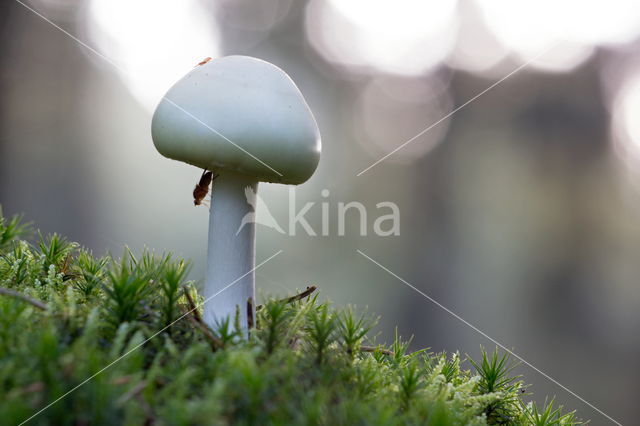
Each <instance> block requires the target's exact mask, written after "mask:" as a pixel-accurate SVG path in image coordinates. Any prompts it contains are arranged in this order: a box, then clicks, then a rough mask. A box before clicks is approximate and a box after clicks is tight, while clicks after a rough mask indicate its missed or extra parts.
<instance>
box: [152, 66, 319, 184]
mask: <svg viewBox="0 0 640 426" xmlns="http://www.w3.org/2000/svg"><path fill="white" fill-rule="evenodd" d="M151 127H152V128H151V133H152V137H153V143H154V145H155V147H156V149H157V150H158V151H159V152H160V154H162V155H164V156H165V157H168V158H171V159H174V160H179V161H184V162H185V163H189V164H192V165H194V166H197V167H199V168H202V169H207V170H215V171H218V172H224V170H229V171H234V172H238V173H241V174H245V175H248V176H253V177H255V178H256V180H257V181H264V182H279V183H286V184H300V183H303V182H304V181H306V180H307V179H309V177H311V175H312V174H313V172H314V171H315V169H316V167H317V166H318V161H319V159H320V132H319V131H318V126H317V124H316V121H315V119H314V118H313V114H312V113H311V110H310V109H309V106H308V105H307V103H306V102H305V100H304V98H303V97H302V93H300V90H298V88H297V87H296V85H295V83H294V82H293V80H291V78H290V77H289V76H288V75H287V74H286V73H285V72H284V71H282V70H281V69H280V68H278V67H276V66H275V65H273V64H270V63H269V62H265V61H263V60H260V59H256V58H251V57H248V56H227V57H224V58H219V59H213V60H211V61H209V62H207V63H205V64H203V65H201V66H197V67H196V68H194V69H193V70H191V72H189V73H188V74H187V75H186V76H184V77H183V78H182V79H181V80H179V81H178V82H177V83H176V84H174V85H173V87H172V88H171V89H169V91H168V92H167V94H166V95H165V96H164V98H162V100H161V101H160V104H159V105H158V107H157V108H156V111H155V113H154V115H153V121H152V125H151Z"/></svg>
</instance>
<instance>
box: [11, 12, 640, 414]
mask: <svg viewBox="0 0 640 426" xmlns="http://www.w3.org/2000/svg"><path fill="white" fill-rule="evenodd" d="M24 1H26V0H24ZM25 4H26V5H27V6H29V7H31V8H34V9H35V10H37V11H38V12H39V13H41V14H42V15H43V16H44V17H46V18H47V19H50V20H51V21H52V22H53V23H55V24H56V25H59V26H60V27H61V28H63V29H64V30H65V31H68V32H69V33H70V34H73V35H74V36H75V37H77V38H78V39H79V40H81V41H82V42H84V43H86V44H87V45H89V46H91V47H92V48H94V49H96V50H97V51H98V52H100V53H101V54H103V55H105V56H106V57H108V58H109V59H110V60H112V61H113V63H115V64H117V66H118V67H114V66H113V64H110V63H109V62H108V61H105V60H104V59H103V58H101V57H99V56H98V55H96V54H95V53H93V52H91V51H90V50H88V49H86V48H84V47H82V46H81V45H79V44H78V43H77V42H76V41H74V40H73V39H72V38H70V37H69V36H68V35H66V34H64V33H63V32H61V31H59V30H58V29H56V28H54V27H53V26H52V25H51V24H50V23H47V22H45V20H43V19H42V18H41V17H38V16H37V15H36V14H34V13H33V12H32V11H29V10H28V9H27V8H25V7H24V6H23V5H21V4H20V3H19V2H16V1H14V0H7V1H3V2H0V32H1V37H0V46H1V47H0V90H1V95H0V203H1V204H2V207H3V209H4V211H5V214H8V215H9V214H14V213H24V215H25V217H26V219H27V220H29V221H33V222H34V223H35V224H36V225H37V226H38V227H39V228H40V229H41V230H42V232H44V233H47V232H59V233H62V234H64V235H66V236H68V237H69V238H70V239H72V240H75V241H78V242H80V243H81V244H83V245H85V246H87V247H89V248H91V249H92V250H93V252H94V253H95V254H103V253H106V252H111V253H113V254H114V255H119V254H120V253H121V252H122V247H123V245H128V246H130V247H132V248H134V249H135V250H141V249H142V248H143V247H144V246H148V247H150V248H153V249H155V250H157V251H163V250H170V251H173V252H175V253H176V254H178V255H180V256H185V257H187V258H190V259H192V262H193V269H192V274H191V275H192V278H193V279H195V280H199V281H201V280H202V279H203V276H204V260H205V255H206V235H207V225H208V211H207V209H206V208H202V207H200V208H195V207H194V206H193V204H192V198H191V191H192V189H193V186H194V185H195V183H196V181H197V179H198V177H199V176H200V170H197V169H195V168H193V167H189V166H187V165H185V164H182V163H178V162H175V161H170V160H167V159H165V158H163V157H161V156H160V155H159V154H158V153H157V152H156V150H155V148H154V147H153V144H152V141H151V138H150V120H151V115H152V113H153V109H154V107H155V105H156V104H157V102H158V101H159V99H160V98H161V96H162V95H163V94H164V93H165V91H166V90H167V89H168V88H169V86H170V85H171V84H172V83H173V82H175V81H176V80H177V79H179V78H180V77H181V76H182V75H184V74H185V73H186V72H188V71H189V70H190V69H191V68H192V67H193V66H194V65H195V64H197V63H198V62H199V61H201V60H202V59H203V58H205V57H207V56H211V57H213V58H214V60H215V58H216V57H220V56H224V55H229V54H245V55H251V56H256V57H258V58H262V59H265V60H267V61H270V62H273V63H274V64H276V65H278V66H280V67H281V68H283V69H284V70H286V71H287V72H288V73H289V74H290V75H291V77H292V78H293V80H294V81H295V82H296V83H297V84H298V86H299V88H300V89H301V91H302V93H303V94H304V95H305V97H306V99H307V101H308V103H309V105H310V106H311V109H312V110H313V111H314V113H315V115H316V118H317V121H318V125H319V127H320V130H321V133H322V137H323V154H322V155H323V156H322V159H321V161H320V166H319V168H318V171H317V172H316V174H315V175H314V176H313V177H312V178H311V180H310V181H309V182H307V183H305V184H304V185H301V186H300V187H298V188H297V191H296V203H297V204H298V205H299V206H302V205H304V204H305V203H307V202H315V205H314V207H313V208H311V210H310V212H309V213H308V214H307V215H306V218H307V220H308V222H309V223H310V224H311V225H312V227H314V228H315V229H317V230H318V229H320V228H321V225H320V224H321V220H322V218H321V209H320V203H322V202H325V203H328V205H329V212H330V214H329V226H330V235H329V236H316V237H311V236H308V235H306V233H305V232H304V230H303V229H301V228H299V229H298V232H297V234H296V236H288V235H282V234H279V233H277V232H276V231H274V230H272V229H269V228H266V227H261V226H258V229H257V233H258V235H257V259H258V261H260V260H262V259H265V258H267V257H268V256H271V255H272V254H273V253H275V252H276V251H277V250H280V249H282V250H284V252H283V254H281V255H280V256H278V257H277V258H275V259H274V260H273V261H271V262H269V263H267V264H266V265H264V266H263V267H262V268H260V269H259V270H258V271H257V288H258V291H259V292H262V293H265V294H275V295H285V294H291V293H293V292H294V291H295V289H300V288H304V287H305V286H306V285H310V284H315V285H317V286H319V287H320V289H321V296H322V297H323V298H329V299H331V300H333V301H334V302H335V303H337V304H339V305H346V304H355V305H357V306H358V307H361V308H365V307H367V308H368V311H369V312H371V313H375V314H379V315H381V316H382V319H381V321H380V323H379V326H378V331H379V333H380V335H379V337H378V340H379V341H386V342H389V341H390V340H391V339H392V336H393V333H394V328H395V327H396V326H397V328H398V332H399V333H400V334H401V335H403V336H406V337H410V336H412V335H413V336H415V337H414V342H413V346H414V347H415V348H418V347H424V346H428V347H430V348H431V349H432V350H433V351H442V350H448V351H454V350H460V351H461V352H462V353H463V354H464V353H467V354H469V355H471V356H477V355H478V353H479V349H480V345H484V346H486V347H488V348H493V346H494V345H493V344H492V343H491V341H489V340H487V339H486V338H484V337H482V336H481V335H480V334H478V333H477V332H475V331H473V330H472V329H470V328H469V327H467V326H466V325H464V324H463V323H461V322H460V321H459V320H457V319H455V318H454V317H452V316H451V315H450V314H448V313H447V312H445V311H443V310H442V309H441V308H439V307H438V306H436V305H434V304H433V303H432V302H430V301H429V300H427V299H425V298H424V297H422V296H420V295H419V294H418V293H416V292H415V291H413V290H412V289H410V288H409V287H407V286H406V285H405V284H403V283H402V282H401V281H399V280H398V279H396V278H394V277H393V276H391V275H389V274H388V273H387V272H385V271H383V270H382V269H381V268H380V267H378V266H376V265H375V264H373V263H372V262H370V261H369V260H367V259H366V258H364V257H363V256H361V255H359V254H358V253H357V252H356V249H360V250H362V251H363V252H364V253H366V254H367V255H368V256H371V257H372V258H373V259H375V260H376V261H378V262H380V263H381V264H382V265H384V266H385V267H386V268H389V269H390V270H391V271H393V272H394V273H396V274H397V275H399V276H400V277H402V278H403V279H405V280H406V281H408V282H409V283H411V284H412V285H414V286H415V287H417V288H419V289H420V290H421V291H423V292H425V293H426V294H428V295H430V296H431V297H433V298H434V299H436V300H437V301H438V302H440V303H442V304H443V305H444V306H446V307H448V308H449V309H451V310H452V311H454V312H456V313H457V314H459V315H460V316H461V317H463V318H465V319H466V320H467V321H469V322H470V323H472V324H474V325H475V326H477V327H478V328H479V329H481V330H483V331H484V332H486V333H487V334H488V335H490V336H492V337H493V338H495V339H497V340H498V341H500V342H501V343H503V344H504V345H506V346H507V347H510V348H513V349H514V350H515V351H516V352H517V353H518V354H520V355H522V356H523V357H524V358H525V359H527V360H528V361H529V362H531V363H532V364H533V365H535V366H536V367H538V368H539V369H541V370H542V371H544V372H545V373H547V374H549V375H550V376H552V377H553V378H555V379H556V380H557V381H559V382H560V383H562V384H563V385H565V386H567V387H568V388H570V389H572V390H573V391H575V392H576V393H577V394H579V395H581V396H582V397H583V398H585V399H586V400H587V401H589V402H591V403H593V404H594V405H595V406H596V407H598V408H599V409H601V410H602V411H604V412H605V413H607V414H608V415H610V416H611V417H613V418H614V419H616V420H618V421H619V422H621V423H623V424H632V423H634V421H635V420H636V418H637V407H636V398H637V395H638V393H639V392H640V369H639V368H638V367H637V361H638V357H639V355H640V333H638V329H639V327H640V315H639V309H640V288H639V282H638V281H639V277H640V258H639V256H640V221H639V220H638V217H639V215H640V52H639V51H638V49H639V48H640V40H639V36H640V3H638V2H636V1H634V0H607V1H604V0H592V1H589V2H580V1H578V0H565V1H562V2H553V1H551V0H536V1H533V0H530V1H529V0H527V1H524V0H523V1H518V2H514V1H509V0H457V1H456V0H438V1H437V2H435V1H433V2H428V1H420V0H395V1H393V2H391V1H371V0H369V1H365V0H310V1H293V0H218V1H211V2H205V1H197V0H189V1H187V0H171V1H169V0H126V1H125V0H90V1H88V0H87V1H79V0H31V1H28V2H26V3H25ZM516 70H519V71H518V72H517V73H514V74H512V75H510V74H511V73H513V72H514V71H516ZM506 76H509V77H508V78H507V79H505V80H504V81H503V82H501V83H500V84H499V85H497V86H495V87H494V88H492V89H491V90H490V91H488V92H487V93H485V94H484V95H483V96H481V97H479V98H478V99H476V100H475V101H473V102H472V103H470V104H468V105H467V106H465V107H464V108H463V109H461V110H460V111H458V112H456V113H455V114H454V115H452V116H450V117H448V118H446V119H444V120H442V121H441V122H440V123H439V124H437V125H436V126H434V127H433V128H431V129H430V130H429V131H427V132H425V133H423V134H422V135H420V136H419V137H417V138H416V139H415V140H413V141H412V142H411V143H409V144H407V145H406V146H405V147H403V148H402V149H400V150H398V151H397V152H394V153H393V154H392V155H390V156H389V157H388V158H386V159H385V160H384V161H382V162H380V163H379V164H377V165H375V166H374V167H372V168H370V169H368V170H367V171H365V172H364V173H362V174H360V175H359V176H358V174H359V173H360V172H362V171H363V170H365V169H367V168H368V167H369V166H371V165H372V164H373V163H374V162H376V161H377V160H379V159H380V158H382V157H383V156H385V155H387V154H389V153H391V152H392V151H394V150H395V149H396V148H397V147H398V146H400V145H402V144H403V143H404V142H405V141H407V140H408V139H410V138H412V137H414V136H415V135H417V134H419V133H420V132H422V131H423V130H424V129H426V128H428V127H429V126H431V125H432V124H433V123H435V122H437V121H438V120H440V119H442V118H443V117H446V116H447V115H448V114H449V113H451V112H452V111H453V110H454V109H455V108H457V107H458V106H460V105H463V104H464V103H465V102H467V101H468V100H469V99H472V98H473V97H474V96H476V95H477V94H479V93H481V92H482V91H483V90H485V89H487V88H489V87H490V86H491V85H493V84H494V83H496V82H497V81H499V80H500V79H502V78H504V77H506ZM325 189H326V190H328V191H329V195H328V196H326V197H324V196H322V195H321V191H322V190H325ZM260 194H261V195H262V197H263V198H264V200H265V202H266V203H267V204H268V206H269V208H270V210H271V213H272V214H273V215H274V216H275V218H276V219H277V220H278V222H279V223H281V224H287V222H288V218H289V214H288V194H289V191H288V188H287V187H285V186H282V185H273V184H261V185H260ZM325 194H326V192H325ZM349 201H359V202H361V203H363V204H364V205H365V206H366V207H367V213H368V218H367V226H368V231H369V232H368V236H366V237H364V236H361V235H360V221H359V218H358V215H356V214H350V215H349V216H348V222H347V225H348V226H347V232H346V235H345V236H342V237H340V236H338V235H337V220H338V214H337V204H338V203H339V202H349ZM383 201H392V202H394V203H396V204H397V205H398V206H399V208H400V212H401V223H400V235H399V236H387V237H378V236H375V235H374V234H373V232H372V226H373V222H374V220H375V219H376V218H377V217H378V216H379V215H381V214H386V213H388V210H384V211H382V210H378V209H376V204H377V203H379V202H383ZM213 205H214V206H215V199H214V202H213ZM298 208H300V207H298ZM258 215H260V212H258ZM518 372H520V373H522V374H525V375H526V381H527V382H529V383H532V384H533V386H532V387H531V388H530V390H531V391H532V392H534V396H533V398H534V399H536V400H538V401H540V402H542V401H543V400H544V395H550V396H553V395H556V398H557V400H558V401H559V402H560V403H563V404H565V406H567V407H569V408H575V409H578V410H579V414H580V416H581V417H582V418H591V419H592V424H608V423H609V421H608V420H607V419H606V418H605V417H603V416H602V415H600V414H598V413H597V412H596V411H594V410H593V409H592V408H590V407H589V406H587V405H585V404H584V403H582V402H580V401H579V400H578V399H576V398H575V397H573V396H571V395H570V394H569V393H567V392H566V391H565V390H563V389H562V388H560V387H559V386H557V385H555V384H553V383H552V382H550V381H549V380H548V379H546V378H544V377H543V376H542V375H540V374H539V373H537V372H535V371H534V370H532V369H530V368H529V367H526V366H522V367H521V368H519V370H518Z"/></svg>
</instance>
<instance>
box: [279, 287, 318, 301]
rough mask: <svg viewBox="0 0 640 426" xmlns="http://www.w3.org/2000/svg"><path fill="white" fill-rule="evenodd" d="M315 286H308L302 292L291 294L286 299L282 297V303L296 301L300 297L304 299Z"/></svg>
mask: <svg viewBox="0 0 640 426" xmlns="http://www.w3.org/2000/svg"><path fill="white" fill-rule="evenodd" d="M317 288H318V287H316V286H315V285H312V286H309V287H307V289H306V290H305V291H303V292H302V293H299V294H296V295H295V296H291V297H289V298H288V299H284V300H283V301H284V303H293V302H296V301H298V300H300V299H304V298H305V297H307V296H309V295H311V293H313V292H314V291H316V289H317Z"/></svg>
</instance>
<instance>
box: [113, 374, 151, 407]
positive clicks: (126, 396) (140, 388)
mask: <svg viewBox="0 0 640 426" xmlns="http://www.w3.org/2000/svg"><path fill="white" fill-rule="evenodd" d="M146 386H147V381H146V380H142V381H141V382H139V383H138V384H136V385H135V386H134V387H132V388H131V389H129V390H128V391H127V392H125V394H124V395H122V396H121V397H120V398H118V400H117V401H116V404H118V405H122V404H124V403H125V402H127V401H128V400H130V399H131V398H133V397H134V396H137V395H138V394H139V393H140V392H142V391H143V390H144V388H145V387H146Z"/></svg>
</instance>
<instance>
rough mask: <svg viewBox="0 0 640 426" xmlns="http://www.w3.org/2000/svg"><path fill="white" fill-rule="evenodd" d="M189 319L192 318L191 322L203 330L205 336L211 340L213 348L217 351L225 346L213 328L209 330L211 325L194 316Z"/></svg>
mask: <svg viewBox="0 0 640 426" xmlns="http://www.w3.org/2000/svg"><path fill="white" fill-rule="evenodd" d="M189 320H191V323H192V324H193V325H195V326H196V327H197V328H199V329H200V331H202V334H204V337H206V338H207V340H208V341H209V344H210V345H211V349H213V350H214V351H215V350H217V349H219V348H222V347H223V346H224V344H223V343H222V340H220V339H218V338H217V337H216V336H214V335H213V333H212V332H211V330H209V327H207V326H206V325H205V324H204V323H202V322H200V321H198V320H197V319H195V318H194V317H189Z"/></svg>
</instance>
